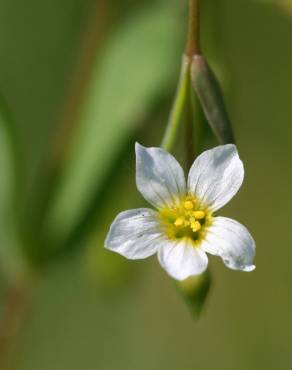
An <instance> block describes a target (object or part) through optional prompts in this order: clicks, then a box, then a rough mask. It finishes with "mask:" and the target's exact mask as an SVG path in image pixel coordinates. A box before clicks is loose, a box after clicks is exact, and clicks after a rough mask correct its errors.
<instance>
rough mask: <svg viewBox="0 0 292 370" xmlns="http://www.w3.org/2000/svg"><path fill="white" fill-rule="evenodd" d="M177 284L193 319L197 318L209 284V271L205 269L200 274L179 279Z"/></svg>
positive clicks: (202, 306) (203, 303)
mask: <svg viewBox="0 0 292 370" xmlns="http://www.w3.org/2000/svg"><path fill="white" fill-rule="evenodd" d="M177 286H178V289H179V291H180V293H181V295H182V296H183V298H184V299H185V301H186V303H187V304H188V306H189V309H190V312H191V314H192V316H193V318H194V319H195V320H197V319H199V317H200V314H201V312H202V310H203V308H204V305H205V302H206V299H207V296H208V293H209V290H210V286H211V276H210V271H209V270H207V271H206V272H204V273H203V274H201V275H197V276H191V277H189V278H188V279H186V280H183V281H179V282H177Z"/></svg>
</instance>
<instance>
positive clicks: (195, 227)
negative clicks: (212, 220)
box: [191, 221, 202, 233]
mask: <svg viewBox="0 0 292 370" xmlns="http://www.w3.org/2000/svg"><path fill="white" fill-rule="evenodd" d="M201 227H202V226H201V224H200V222H199V221H194V222H192V223H191V229H192V230H193V232H194V233H195V232H197V231H199V230H200V229H201Z"/></svg>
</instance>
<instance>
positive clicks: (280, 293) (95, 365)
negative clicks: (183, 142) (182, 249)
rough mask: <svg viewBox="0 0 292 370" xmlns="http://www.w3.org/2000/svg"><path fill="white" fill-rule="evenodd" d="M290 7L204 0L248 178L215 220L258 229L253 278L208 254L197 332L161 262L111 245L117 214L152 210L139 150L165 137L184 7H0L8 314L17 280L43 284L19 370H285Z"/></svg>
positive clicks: (207, 29)
mask: <svg viewBox="0 0 292 370" xmlns="http://www.w3.org/2000/svg"><path fill="white" fill-rule="evenodd" d="M291 8H292V6H291ZM291 8H290V3H289V1H280V0H279V1H276V0H275V1H274V2H273V1H256V0H218V1H216V2H214V1H212V0H205V1H202V44H203V50H204V53H205V55H206V57H207V58H208V60H209V62H210V64H211V65H212V67H213V68H214V70H215V72H216V74H217V76H218V77H219V79H220V81H221V82H222V85H223V89H224V92H225V97H226V103H227V107H228V110H229V113H230V117H231V119H232V122H233V125H234V131H235V136H236V140H237V144H238V147H239V151H240V154H241V157H242V159H243V161H244V163H245V169H246V177H245V182H244V186H243V188H242V189H241V191H240V193H239V195H238V196H237V197H236V198H235V199H234V200H233V201H232V202H231V203H230V205H228V206H227V207H226V208H225V209H224V210H223V212H222V214H224V215H226V216H229V217H232V218H235V219H236V220H238V221H240V222H242V223H243V224H245V225H246V226H247V227H248V228H249V230H250V231H251V233H252V234H253V236H254V238H255V240H256V242H257V256H256V265H257V269H256V270H255V272H253V273H250V274H246V273H240V272H234V271H231V270H228V269H226V268H225V267H224V266H223V264H222V262H221V261H220V260H219V259H216V258H215V257H214V258H212V257H211V258H210V265H211V271H212V276H213V284H212V288H211V291H210V294H209V296H208V299H207V302H206V305H205V307H204V311H203V314H202V317H201V319H200V320H199V321H198V322H195V321H193V320H192V317H191V315H190V313H189V312H188V309H187V307H186V305H185V303H184V302H183V300H182V299H181V297H180V295H179V294H178V292H177V290H176V287H175V284H174V282H173V281H172V280H171V279H170V278H169V277H168V276H167V275H166V273H165V272H164V271H163V270H162V269H161V268H160V267H159V265H158V263H157V261H156V258H151V259H148V260H146V261H141V262H138V261H136V262H134V261H131V262H128V261H126V260H124V259H122V258H120V257H119V256H116V255H113V254H111V253H110V252H107V251H105V250H104V249H103V240H104V237H105V234H106V232H107V229H108V227H109V225H110V223H111V221H112V219H113V218H114V216H115V215H116V214H117V213H118V212H119V211H121V210H124V209H127V208H136V207H139V206H141V205H143V204H144V202H143V199H142V198H141V197H140V196H139V194H138V192H137V190H136V188H135V183H134V176H135V171H134V156H133V154H134V150H133V148H134V146H133V143H134V142H135V140H139V141H140V142H141V143H143V144H144V145H159V142H160V140H161V135H162V133H163V128H164V127H165V124H166V120H167V116H168V111H169V109H170V107H171V102H172V98H173V95H174V91H175V86H176V83H177V78H178V73H179V67H180V60H181V54H182V52H183V49H184V42H185V29H186V14H187V1H180V0H155V1H154V0H153V1H149V0H147V1H146V0H139V1H138V0H136V1H132V0H124V1H122V2H121V1H118V0H107V1H102V0H97V1H93V0H43V1H41V2H40V1H36V0H28V1H26V2H23V1H20V0H13V1H11V0H1V1H0V55H1V58H0V91H1V94H2V97H3V101H5V103H3V112H4V113H3V118H2V121H3V122H4V123H3V124H2V123H1V125H0V144H1V145H0V164H1V168H0V174H1V181H0V205H1V210H0V243H1V246H0V259H1V266H2V267H1V270H2V284H1V286H2V287H1V299H2V301H1V302H2V303H1V313H2V314H3V313H4V311H5V309H4V307H5V296H6V293H7V286H9V285H10V284H11V282H12V284H13V282H14V281H19V280H20V281H24V280H26V279H27V280H29V281H30V280H31V279H32V278H31V276H32V275H33V276H34V279H33V280H34V284H33V290H32V293H31V295H32V297H31V302H30V303H31V304H30V307H29V310H28V312H27V318H26V320H25V322H24V325H23V328H22V330H21V332H20V335H19V336H18V338H17V343H16V344H15V351H14V352H13V356H12V357H13V361H12V362H13V366H12V368H15V369H17V370H49V369H54V370H65V369H70V370H75V369H76V370H77V369H78V370H79V369H86V370H91V369H92V370H93V369H95V370H96V369H98V370H111V369H115V370H120V369H121V370H122V369H127V370H132V369H133V370H134V369H139V370H142V369H145V370H146V369H152V370H156V369H157V370H158V369H159V370H164V369H165V370H166V369H167V370H172V369H173V370H174V369H184V370H188V369H200V370H205V369H217V370H219V369H222V370H223V369H224V370H228V369H237V370H246V369H249V370H259V369H265V370H268V369H271V370H272V369H281V370H288V369H291V366H292V352H291V342H292V317H291V312H292V278H291V260H292V249H291V246H292V236H291V232H290V222H291V210H292V194H291V182H292V170H291V161H292V146H291V143H290V142H291V137H292V124H291V120H292V104H291V96H292V94H291V83H292V63H291V60H292V48H291V40H292V16H291V15H292V12H291ZM6 112H9V113H8V116H7V114H6ZM7 117H8V118H7ZM2 121H1V122H2ZM213 144H214V143H213ZM180 159H181V160H183V156H182V155H181V156H180ZM32 271H33V272H32ZM0 336H1V333H0Z"/></svg>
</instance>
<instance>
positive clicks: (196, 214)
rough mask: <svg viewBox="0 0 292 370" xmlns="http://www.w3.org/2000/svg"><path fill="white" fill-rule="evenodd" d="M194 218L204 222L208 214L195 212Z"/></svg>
mask: <svg viewBox="0 0 292 370" xmlns="http://www.w3.org/2000/svg"><path fill="white" fill-rule="evenodd" d="M194 216H195V218H196V219H197V220H202V219H203V218H204V217H205V216H206V213H205V212H204V211H195V212H194Z"/></svg>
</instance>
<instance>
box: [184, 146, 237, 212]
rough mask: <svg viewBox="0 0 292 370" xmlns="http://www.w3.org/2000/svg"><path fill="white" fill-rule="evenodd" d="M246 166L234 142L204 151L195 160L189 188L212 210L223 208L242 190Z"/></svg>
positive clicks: (190, 174) (189, 179) (189, 178)
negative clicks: (244, 166)
mask: <svg viewBox="0 0 292 370" xmlns="http://www.w3.org/2000/svg"><path fill="white" fill-rule="evenodd" d="M243 177H244V169H243V164H242V162H241V160H240V159H239V156H238V153H237V149H236V146H235V145H233V144H227V145H221V146H217V147H216V148H214V149H211V150H207V151H205V152H203V153H202V154H201V155H200V156H199V157H198V158H197V159H196V160H195V162H194V163H193V165H192V168H191V170H190V173H189V177H188V188H189V191H190V192H191V193H192V194H194V195H195V196H197V197H198V198H199V199H200V201H201V203H203V204H205V205H207V206H209V207H210V209H211V210H212V211H216V210H217V209H219V208H221V207H223V206H224V205H225V204H226V203H228V202H229V200H230V199H231V198H233V196H234V195H235V194H236V193H237V191H238V190H239V188H240V186H241V184H242V181H243Z"/></svg>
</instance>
